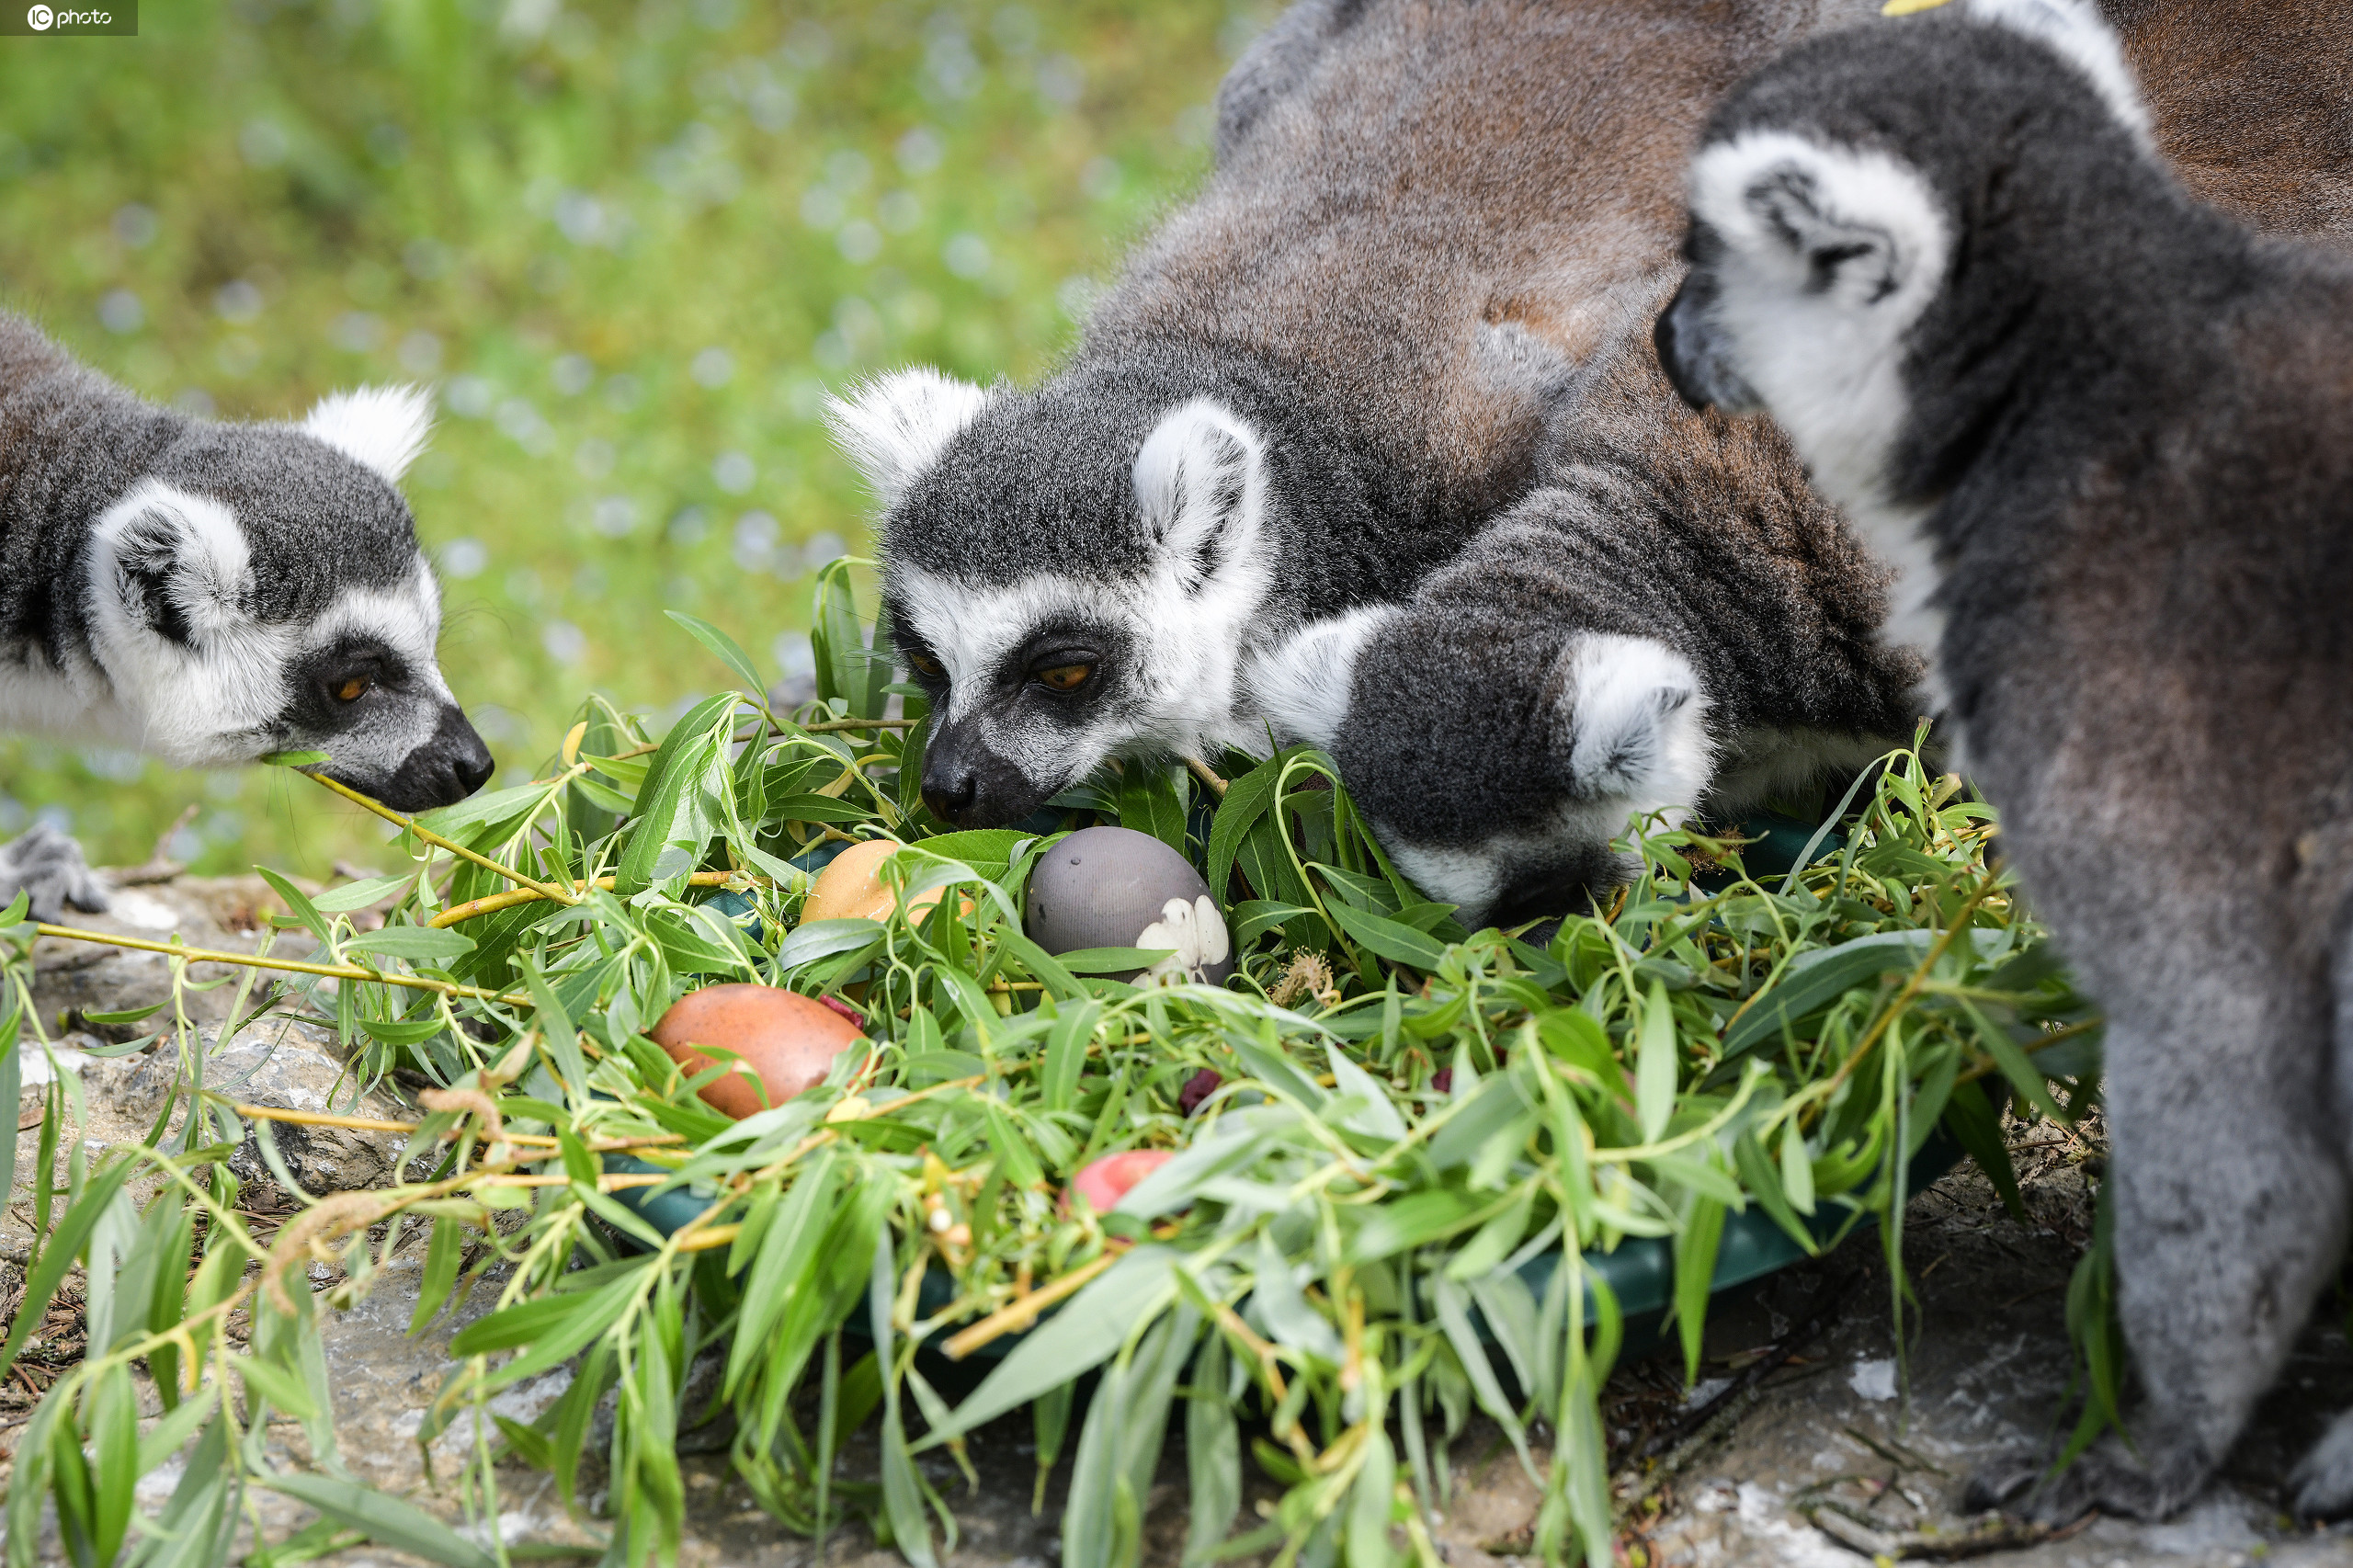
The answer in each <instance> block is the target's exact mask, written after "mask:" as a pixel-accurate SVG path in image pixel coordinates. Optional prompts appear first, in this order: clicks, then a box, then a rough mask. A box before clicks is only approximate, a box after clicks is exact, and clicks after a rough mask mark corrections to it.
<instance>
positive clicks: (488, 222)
mask: <svg viewBox="0 0 2353 1568" xmlns="http://www.w3.org/2000/svg"><path fill="white" fill-rule="evenodd" d="M1264 9H1265V7H1262V6H1254V5H1250V4H1247V3H1237V5H1236V6H1228V5H1227V4H1225V3H1224V0H1161V3H1158V4H1154V5H1150V6H1115V5H1109V4H1102V3H1086V0H1080V3H1077V4H1069V5H1047V4H1035V5H1029V6H1020V5H1011V6H1007V5H1001V4H997V3H995V0H988V3H984V4H978V5H953V4H951V5H947V6H904V5H896V4H884V5H868V6H860V5H823V4H820V5H793V6H781V7H779V6H757V5H752V4H745V3H743V0H687V3H677V0H642V3H641V4H636V5H620V4H588V5H567V4H564V3H563V0H320V3H303V0H296V3H285V0H234V3H232V4H227V5H220V6H215V5H212V4H209V3H202V0H199V3H195V4H178V3H173V0H163V3H156V0H151V3H150V4H149V5H148V6H145V7H144V14H143V15H142V18H141V22H142V36H141V37H139V38H137V39H135V40H132V39H78V40H63V39H55V38H50V39H6V40H0V301H5V302H6V304H7V305H8V306H10V307H11V308H13V309H17V310H19V311H23V312H27V313H28V314H30V315H32V316H34V317H35V318H36V319H38V320H39V321H40V322H41V323H42V324H43V325H44V326H45V327H46V328H47V329H48V330H49V331H50V332H51V334H53V335H56V336H57V337H59V338H60V339H62V340H63V342H64V343H65V344H66V345H67V346H68V347H70V348H72V349H73V350H74V352H75V353H76V354H78V355H81V356H82V357H83V358H85V359H87V360H89V361H90V362H91V363H93V364H95V365H96V366H97V367H98V368H99V369H103V370H105V371H107V372H108V374H110V375H113V376H115V377H117V378H119V380H121V381H124V382H126V383H127V384H129V385H130V386H131V387H132V388H134V389H135V390H137V391H138V392H142V394H144V395H146V396H149V397H152V398H154V399H156V400H158V401H163V402H176V403H179V404H180V405H181V406H184V407H189V408H193V409H198V410H201V411H204V412H208V413H215V414H218V415H222V416H225V417H236V418H282V417H290V416H294V415H299V414H300V413H301V411H302V410H304V409H306V408H307V407H308V406H309V404H310V403H311V402H312V401H313V400H314V399H315V398H317V397H318V396H320V395H321V394H323V393H324V392H329V391H332V390H334V389H335V388H338V387H345V386H350V385H355V384H359V383H363V382H370V381H426V382H429V383H431V384H432V385H434V386H435V387H436V389H437V391H438V398H439V402H440V407H441V413H440V424H439V426H438V429H437V431H436V435H435V437H434V441H433V444H432V448H431V449H430V450H429V451H428V453H427V454H426V457H425V458H424V459H422V460H420V461H419V462H418V464H417V466H416V468H415V471H414V472H412V474H411V477H410V479H409V482H408V483H407V484H406V486H405V488H406V490H407V492H408V494H409V499H410V502H411V504H412V506H414V507H415V512H416V517H417V524H418V527H419V528H420V530H421V532H422V534H423V536H424V538H425V540H426V543H427V545H428V546H429V547H430V548H431V549H432V550H433V551H434V552H435V554H436V556H437V558H438V560H439V562H441V566H442V574H443V588H444V596H445V599H446V602H447V606H448V614H447V619H446V625H445V631H444V634H443V637H442V644H441V647H442V663H443V666H444V668H445V670H446V671H447V673H448V675H449V681H450V684H451V686H452V687H454V688H455V689H456V691H457V692H458V695H459V697H460V699H461V700H463V701H464V702H465V703H466V705H467V707H468V709H469V710H470V711H471V712H472V714H473V716H474V718H475V721H476V722H477V723H478V724H479V725H480V726H481V728H482V730H483V734H484V735H485V736H486V737H487V738H488V739H489V741H490V742H491V745H492V749H493V750H494V752H496V754H497V755H498V757H499V761H500V765H501V781H502V782H506V781H512V780H515V779H519V778H523V777H527V776H528V775H529V772H530V770H531V769H532V768H533V767H535V766H536V765H537V764H538V763H539V762H540V761H541V760H543V759H544V758H545V757H547V756H549V755H550V754H551V752H552V751H553V749H554V747H555V744H556V742H557V741H558V739H559V738H560V733H561V730H562V727H563V723H564V722H565V721H566V719H567V718H568V716H569V715H570V714H571V712H572V711H573V710H574V708H575V707H576V705H577V703H578V701H579V699H581V697H582V696H583V695H585V693H586V692H587V691H588V690H590V689H592V688H594V689H597V690H602V691H604V692H607V693H608V694H610V695H611V696H612V697H613V698H614V699H617V700H618V701H619V702H620V703H621V704H622V705H623V706H624V707H628V708H631V709H636V710H645V711H650V712H655V713H660V714H664V715H665V716H666V715H667V714H668V713H669V712H671V711H672V710H676V709H677V708H679V707H681V706H682V705H683V704H684V702H685V701H687V700H688V699H691V698H692V696H694V695H695V694H697V693H699V692H701V691H705V690H709V689H710V688H711V687H715V686H716V685H718V684H719V683H720V682H721V681H722V679H723V678H724V676H723V674H722V671H721V670H720V668H719V666H718V665H716V664H714V663H713V662H711V661H710V659H709V658H708V657H707V656H706V655H704V654H702V653H700V651H699V649H697V648H696V647H695V645H694V644H693V643H692V642H691V641H689V640H688V638H687V637H686V636H685V635H684V634H683V633H681V632H680V631H677V630H676V628H675V627H673V626H672V625H671V624H670V623H669V622H668V621H666V620H665V619H663V614H662V612H663V611H664V610H665V609H674V608H675V609H684V610H688V611H690V612H692V613H694V614H696V615H699V616H702V617H705V618H707V619H710V620H713V621H716V622H717V623H718V624H720V625H721V626H722V627H725V628H726V629H727V630H728V631H731V632H732V633H733V634H734V635H735V637H736V638H737V640H738V641H740V642H742V643H743V644H744V645H745V647H746V648H749V649H751V650H753V651H754V653H755V654H756V657H758V658H759V659H760V660H761V662H762V664H763V666H764V668H766V669H767V671H768V672H769V673H770V674H772V675H773V674H775V673H777V672H779V669H780V668H781V667H782V666H783V665H789V664H791V663H793V662H795V661H796V660H797V659H799V658H801V657H804V656H805V649H806V640H805V638H802V637H800V636H799V635H798V632H797V629H798V628H801V627H802V626H803V625H805V619H806V614H807V602H808V597H809V586H810V581H811V574H812V573H813V570H814V569H815V567H816V566H817V565H819V564H821V563H822V562H824V560H825V559H827V558H829V557H830V556H833V555H837V554H839V553H841V552H842V551H845V550H847V551H851V552H853V553H856V552H858V551H861V549H862V547H863V545H864V542H865V540H866V528H865V520H864V501H863V497H862V496H861V494H860V493H859V490H858V484H857V483H856V481H855V479H854V478H853V476H852V475H851V474H850V473H849V472H847V469H846V468H845V466H844V465H843V464H842V463H841V462H840V461H839V460H838V459H836V458H835V455H834V454H833V452H832V450H831V449H830V447H829V446H828V444H827V442H826V440H825V437H824V431H823V427H822V426H821V424H820V423H819V421H818V417H817V415H818V410H819V406H820V403H821V400H822V398H823V396H824V393H825V392H826V391H827V390H828V389H831V388H835V387H838V386H840V385H842V384H843V383H845V382H846V381H851V380H853V379H855V378H857V377H858V376H859V375H861V374H863V373H867V372H870V371H871V370H874V369H881V368H885V367H889V366H892V365H898V364H904V363H909V362H929V363H937V364H939V365H942V366H945V367H947V368H949V369H953V370H955V371H957V372H959V373H961V374H963V375H966V376H970V377H974V378H977V379H981V380H990V379H994V378H995V377H997V376H1000V375H1004V376H1010V377H1012V378H1014V379H1016V380H1027V379H1030V378H1034V377H1035V376H1037V375H1038V374H1039V373H1040V372H1041V371H1042V370H1043V369H1046V368H1048V367H1049V366H1050V365H1051V363H1052V361H1053V359H1054V358H1055V357H1056V356H1057V355H1058V354H1059V353H1060V352H1061V351H1062V350H1063V349H1064V348H1065V347H1067V345H1068V343H1069V341H1070V337H1071V335H1072V332H1073V330H1074V319H1075V318H1076V316H1077V315H1078V314H1080V313H1081V312H1083V311H1084V309H1085V301H1086V295H1087V292H1088V290H1089V289H1090V287H1091V286H1092V284H1091V281H1090V280H1096V279H1100V278H1103V277H1105V276H1107V275H1108V272H1109V271H1110V269H1111V268H1112V267H1114V265H1115V264H1116V261H1117V258H1118V255H1119V253H1120V248H1121V246H1122V244H1124V243H1125V242H1126V241H1127V240H1128V239H1129V238H1131V236H1132V235H1133V234H1134V233H1136V232H1137V231H1138V230H1139V229H1140V228H1142V226H1143V225H1144V224H1145V223H1146V222H1149V220H1150V219H1151V218H1152V216H1153V215H1154V213H1155V212H1156V211H1157V210H1160V208H1161V207H1162V206H1163V205H1165V203H1166V202H1167V201H1169V200H1170V199H1173V198H1175V197H1176V196H1177V195H1180V194H1181V193H1182V192H1183V191H1184V190H1185V189H1186V188H1187V187H1188V186H1189V185H1190V184H1191V183H1192V182H1193V181H1194V180H1195V179H1197V178H1198V177H1199V174H1200V172H1201V171H1202V170H1203V169H1204V168H1205V167H1206V165H1207V162H1208V143H1209V138H1210V128H1211V120H1210V113H1209V103H1210V99H1211V94H1212V93H1213V91H1214V89H1215V85H1216V82H1217V79H1218V77H1219V75H1220V74H1222V71H1223V69H1224V66H1225V64H1226V62H1228V61H1229V60H1230V59H1231V57H1232V55H1233V52H1234V51H1236V50H1237V49H1238V47H1239V45H1240V44H1241V42H1243V41H1244V40H1246V38H1247V37H1248V36H1249V33H1250V32H1251V31H1252V30H1254V28H1256V26H1257V25H1258V24H1259V22H1260V21H1262V20H1263V15H1262V13H1263V11H1264ZM190 807H195V808H197V809H198V814H197V816H196V818H195V820H194V823H193V824H192V825H191V826H189V827H188V828H187V829H184V830H183V831H182V832H181V833H180V834H178V835H176V838H175V840H174V845H173V851H172V852H173V853H174V854H175V855H176V857H178V858H185V859H188V861H190V862H191V864H192V866H193V868H194V869H196V870H199V871H200V872H207V873H221V872H230V871H238V870H243V869H245V868H247V867H249V866H251V865H254V864H256V863H262V864H267V865H271V866H274V867H278V868H283V869H290V870H295V871H299V872H303V873H307V874H310V875H313V876H324V875H325V874H327V872H328V870H329V869H330V867H331V866H332V865H333V864H334V862H335V861H336V860H337V859H346V860H350V861H356V862H358V863H361V864H381V862H382V859H383V856H384V850H383V846H382V840H383V832H382V830H381V824H376V823H375V822H373V820H372V819H369V818H366V817H364V816H361V815H359V814H358V812H356V811H355V810H354V809H351V808H347V807H346V806H344V805H343V804H342V803H341V802H340V801H335V800H334V799H333V798H332V797H330V796H328V795H327V794H326V793H325V791H324V790H317V789H315V788H313V787H312V786H311V785H309V784H307V783H304V782H303V781H302V780H301V779H299V778H291V777H290V776H288V775H287V774H285V773H284V772H282V771H280V770H276V769H250V770H247V771H245V772H244V773H230V774H218V775H202V774H188V773H180V772H174V771H172V770H170V769H167V768H165V767H162V766H161V765H160V764H157V763H154V762H152V761H146V760H142V759H141V758H138V757H136V756H129V755H125V754H118V753H110V752H105V751H97V752H82V751H77V750H75V749H74V748H72V747H69V746H65V745H62V744H54V743H50V742H42V741H34V740H26V739H22V738H17V737H0V838H5V837H6V836H7V835H11V834H13V833H14V832H15V831H17V829H18V828H19V827H21V826H22V825H23V824H24V823H25V822H26V821H27V820H28V819H29V818H30V817H32V816H33V815H35V814H40V813H46V814H48V815H49V816H51V819H52V820H57V821H59V822H60V823H61V824H62V825H65V826H67V827H68V828H69V829H70V830H71V831H73V832H74V833H76V834H77V835H80V836H81V838H82V839H83V841H84V843H85V846H86V848H87V849H88V851H89V853H90V855H91V858H93V860H95V861H97V862H100V863H110V864H127V863H131V862H136V861H138V860H141V859H143V858H145V857H146V855H147V853H148V851H149V849H150V848H151V847H152V846H153V845H154V843H155V842H156V839H157V837H158V835H162V834H164V833H165V831H166V830H167V829H169V828H170V827H171V826H172V824H174V823H175V822H176V820H177V819H178V818H179V817H180V816H181V814H182V813H183V812H184V811H186V810H187V809H188V808H190Z"/></svg>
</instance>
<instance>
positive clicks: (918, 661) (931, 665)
mask: <svg viewBox="0 0 2353 1568" xmlns="http://www.w3.org/2000/svg"><path fill="white" fill-rule="evenodd" d="M907 663H908V664H910V665H914V666H915V673H916V674H918V675H926V676H936V675H938V674H939V673H940V664H939V661H938V659H935V658H933V657H932V656H931V655H930V654H929V653H909V654H908V655H907Z"/></svg>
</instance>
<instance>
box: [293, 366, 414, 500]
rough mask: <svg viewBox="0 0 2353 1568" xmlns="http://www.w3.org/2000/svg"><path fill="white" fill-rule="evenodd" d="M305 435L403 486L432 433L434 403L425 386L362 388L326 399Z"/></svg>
mask: <svg viewBox="0 0 2353 1568" xmlns="http://www.w3.org/2000/svg"><path fill="white" fill-rule="evenodd" d="M302 428H303V430H304V431H305V432H306V433H307V434H309V435H312V436H315V437H318V438H319V439H320V440H322V441H324V442H325V443H326V444H327V445H328V446H330V447H333V448H335V449H336V450H337V451H339V452H342V453H343V454H345V455H346V456H347V457H349V458H351V459H352V460H355V461H357V462H359V463H361V464H364V465H365V466H367V467H369V468H371V469H373V470H375V471H376V472H378V473H380V474H381V475H382V476H383V479H384V483H387V484H398V483H400V482H401V475H403V474H404V473H406V472H408V466H409V464H411V463H413V462H415V460H416V459H417V454H418V453H420V452H422V451H424V450H425V441H426V437H428V436H430V435H431V434H432V433H433V399H432V396H431V394H429V393H427V392H426V390H425V389H424V388H423V387H361V388H358V390H357V391H354V392H336V393H335V394H334V395H333V396H331V397H326V398H323V399H321V400H320V402H319V405H318V406H317V407H316V408H314V409H313V410H311V414H310V417H309V418H307V419H305V420H303V421H302Z"/></svg>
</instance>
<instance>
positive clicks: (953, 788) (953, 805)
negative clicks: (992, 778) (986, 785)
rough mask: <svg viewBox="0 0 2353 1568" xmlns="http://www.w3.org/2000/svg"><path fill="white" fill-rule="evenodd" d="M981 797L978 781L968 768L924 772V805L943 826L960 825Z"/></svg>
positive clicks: (927, 770)
mask: <svg viewBox="0 0 2353 1568" xmlns="http://www.w3.org/2000/svg"><path fill="white" fill-rule="evenodd" d="M979 793H980V779H979V778H978V777H977V776H976V775H975V774H974V773H973V771H972V768H970V767H949V768H938V769H926V771H925V775H924V781H923V803H924V804H925V805H926V806H927V807H929V808H930V809H931V814H932V815H934V816H936V817H938V818H939V820H940V821H942V822H948V823H959V824H961V822H962V821H963V820H964V817H965V814H966V813H967V812H970V811H972V799H973V797H974V796H976V795H978V794H979Z"/></svg>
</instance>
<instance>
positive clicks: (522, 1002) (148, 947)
mask: <svg viewBox="0 0 2353 1568" xmlns="http://www.w3.org/2000/svg"><path fill="white" fill-rule="evenodd" d="M33 930H34V931H35V932H37V933H39V934H40V935H41V936H43V937H61V938H63V940H65V941H69V942H96V943H97V944H98V945H99V946H101V947H108V948H131V949H135V950H137V951H139V952H142V953H162V954H164V955H165V956H166V957H168V958H176V959H186V960H188V962H190V963H227V964H239V965H242V966H244V968H246V969H279V970H285V971H288V972H289V973H292V974H317V975H324V976H325V977H326V978H327V979H329V980H364V981H368V982H370V983H374V984H378V985H405V986H407V987H408V988H409V989H410V990H412V991H438V992H439V993H440V994H442V995H444V996H472V997H476V998H478V999H480V1000H482V1001H484V1002H503V1003H505V1004H506V1006H510V1007H528V1006H531V999H530V998H529V996H516V995H512V994H508V993H506V992H503V991H486V990H484V989H483V987H481V986H479V985H460V984H459V983H457V982H456V981H454V980H426V979H425V978H423V977H422V976H419V975H414V974H385V973H383V972H381V971H378V970H372V969H364V968H362V967H361V966H359V965H358V964H355V963H304V962H302V961H301V960H300V959H265V958H256V956H255V955H253V954H252V953H224V952H221V951H218V950H216V949H211V948H184V947H181V946H179V945H178V944H177V943H174V942H151V941H148V940H147V939H146V938H144V937H118V936H115V935H113V934H111V933H109V932H106V931H80V930H76V929H75V928H74V927H73V926H51V925H49V924H48V923H47V922H45V921H44V922H40V923H38V924H36V925H35V926H33Z"/></svg>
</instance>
